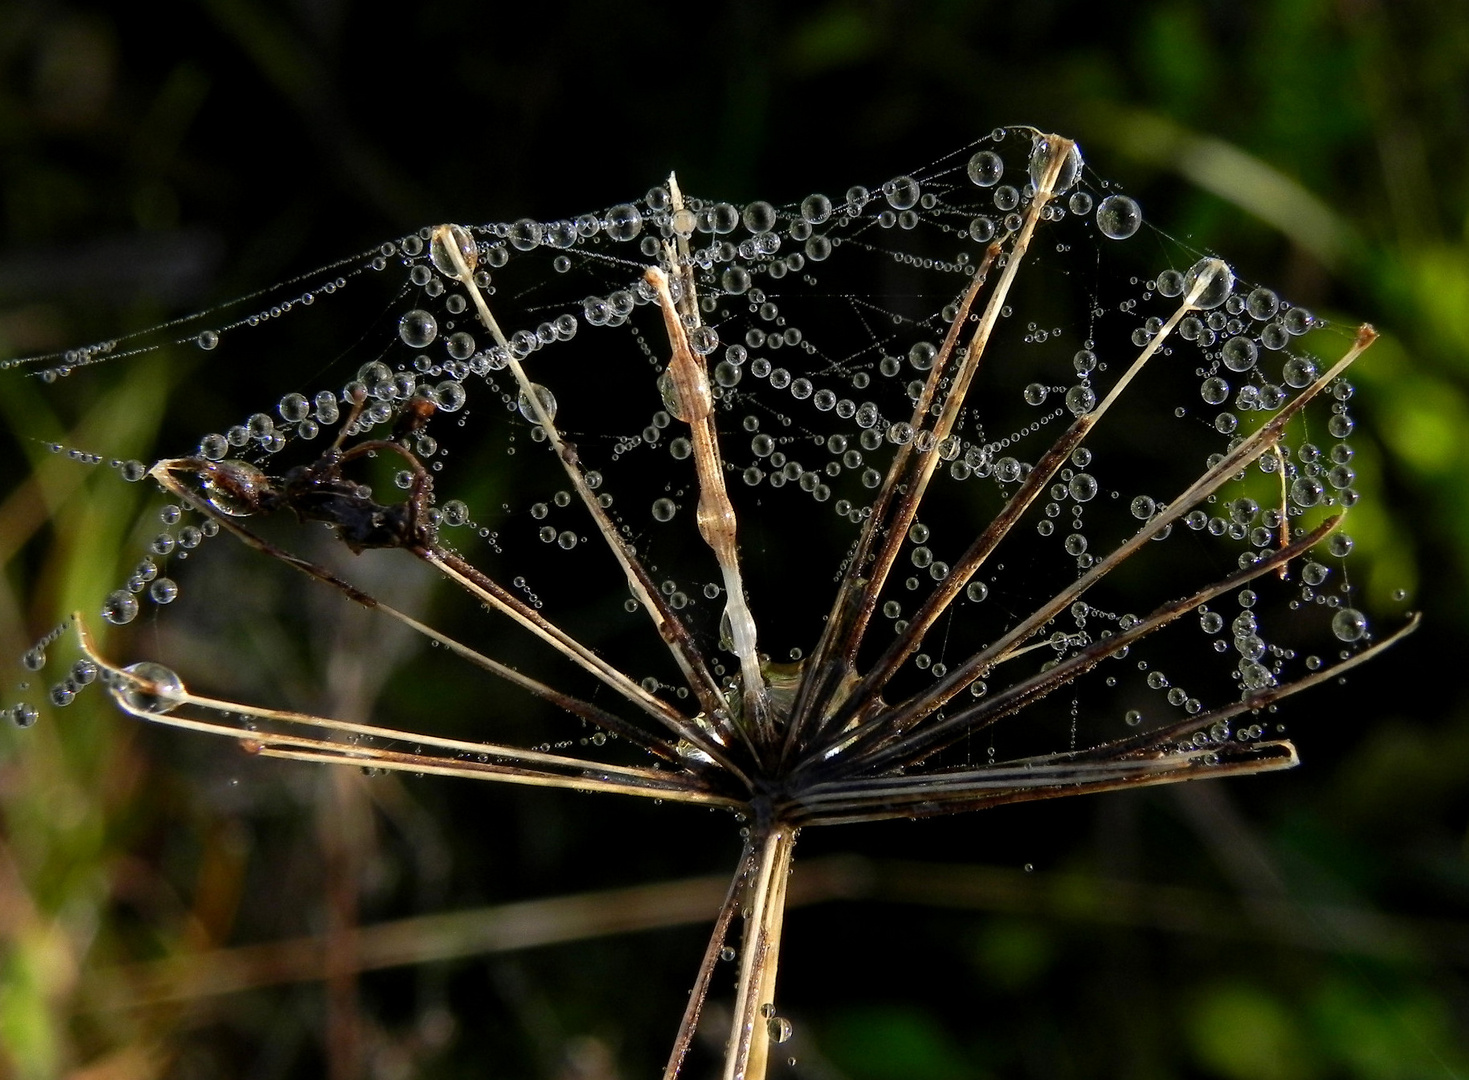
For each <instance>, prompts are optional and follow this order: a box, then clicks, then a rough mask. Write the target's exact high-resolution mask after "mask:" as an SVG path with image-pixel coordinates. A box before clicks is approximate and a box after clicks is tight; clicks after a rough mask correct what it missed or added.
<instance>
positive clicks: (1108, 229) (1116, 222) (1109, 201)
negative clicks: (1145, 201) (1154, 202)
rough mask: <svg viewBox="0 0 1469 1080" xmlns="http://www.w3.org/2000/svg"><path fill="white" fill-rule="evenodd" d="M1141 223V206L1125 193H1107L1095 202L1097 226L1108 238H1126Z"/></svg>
mask: <svg viewBox="0 0 1469 1080" xmlns="http://www.w3.org/2000/svg"><path fill="white" fill-rule="evenodd" d="M1142 223H1143V211H1142V207H1140V206H1138V204H1137V200H1135V199H1131V198H1128V197H1127V196H1126V195H1108V196H1107V197H1106V198H1105V199H1103V200H1102V201H1101V202H1100V203H1098V204H1097V228H1098V229H1100V230H1101V233H1102V235H1103V236H1105V237H1107V238H1108V239H1109V240H1126V239H1127V238H1128V237H1129V236H1131V235H1132V234H1133V233H1135V232H1137V231H1138V229H1139V228H1140V227H1141V226H1142Z"/></svg>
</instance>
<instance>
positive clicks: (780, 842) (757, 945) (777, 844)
mask: <svg viewBox="0 0 1469 1080" xmlns="http://www.w3.org/2000/svg"><path fill="white" fill-rule="evenodd" d="M796 832H797V830H796V829H795V828H793V827H792V826H790V825H788V824H785V823H784V822H773V823H772V824H770V825H769V826H767V827H766V828H765V830H764V832H763V833H760V834H757V835H756V836H754V837H752V838H751V842H750V843H751V848H752V849H753V854H754V864H753V865H752V866H751V868H750V872H749V878H748V892H747V895H748V897H749V902H748V906H747V908H746V912H745V936H744V943H743V946H742V948H741V956H740V981H739V989H738V992H737V994H736V996H735V1007H734V1024H733V1027H732V1028H731V1030H730V1033H729V1045H728V1047H727V1048H726V1051H725V1059H724V1077H723V1080H764V1078H765V1067H766V1064H767V1062H768V1059H769V1044H770V1031H769V1025H768V1024H767V1023H766V1021H767V1020H768V1019H770V1017H768V1016H766V1015H765V1013H767V1012H768V1011H769V1010H767V1009H766V1008H765V1007H766V1006H767V1005H771V1004H773V1002H774V993H775V975H776V968H777V966H778V963H779V959H780V935H781V928H782V926H783V925H784V922H785V896H786V879H787V878H788V877H789V875H790V868H791V856H792V854H793V853H794V851H795V842H796Z"/></svg>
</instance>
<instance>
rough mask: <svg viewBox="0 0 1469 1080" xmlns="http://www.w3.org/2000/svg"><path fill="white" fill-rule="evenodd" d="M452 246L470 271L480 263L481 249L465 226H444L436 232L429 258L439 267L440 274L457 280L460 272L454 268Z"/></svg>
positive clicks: (431, 243) (430, 247)
mask: <svg viewBox="0 0 1469 1080" xmlns="http://www.w3.org/2000/svg"><path fill="white" fill-rule="evenodd" d="M451 244H452V245H453V247H454V248H455V249H457V250H458V252H459V257H460V259H462V260H463V261H464V266H465V268H466V269H468V270H473V269H474V265H475V263H477V262H478V261H479V249H478V248H477V247H476V246H475V243H474V237H473V236H471V235H470V233H469V230H468V229H466V228H465V227H464V226H463V225H443V226H440V227H439V228H437V229H435V230H434V235H433V239H432V240H431V241H430V242H429V248H428V257H429V259H431V260H432V261H433V264H434V266H436V267H438V270H439V273H441V274H443V275H444V276H445V277H448V278H454V279H457V278H458V277H459V271H458V269H457V268H456V267H455V266H454V258H453V255H452V253H451V250H450V246H449V245H451Z"/></svg>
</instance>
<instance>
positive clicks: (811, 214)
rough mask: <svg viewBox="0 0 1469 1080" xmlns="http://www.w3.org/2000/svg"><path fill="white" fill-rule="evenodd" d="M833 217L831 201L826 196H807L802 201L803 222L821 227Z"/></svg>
mask: <svg viewBox="0 0 1469 1080" xmlns="http://www.w3.org/2000/svg"><path fill="white" fill-rule="evenodd" d="M829 217H831V200H830V199H828V198H827V197H826V196H825V195H821V194H816V195H807V196H806V197H805V198H804V199H803V200H801V220H803V221H806V222H809V223H810V224H812V225H820V224H821V223H822V222H823V221H825V220H826V219H827V218H829Z"/></svg>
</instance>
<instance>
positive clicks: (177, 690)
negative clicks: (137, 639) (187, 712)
mask: <svg viewBox="0 0 1469 1080" xmlns="http://www.w3.org/2000/svg"><path fill="white" fill-rule="evenodd" d="M123 674H124V675H131V676H132V678H131V679H125V680H122V681H121V682H119V683H118V684H117V685H116V686H114V687H113V688H112V693H113V696H114V697H116V698H117V699H118V700H119V701H121V702H122V703H123V704H124V705H125V706H126V707H128V708H130V709H136V710H138V711H139V712H148V713H166V712H171V711H173V710H174V709H175V708H177V707H178V704H179V700H178V699H179V698H180V697H182V696H183V694H184V683H183V680H182V679H180V678H179V677H178V676H177V675H175V674H174V673H173V670H172V669H170V668H166V667H164V666H163V665H162V664H156V663H154V662H153V661H151V660H144V661H143V662H142V663H139V664H132V665H130V666H128V667H126V668H124V669H123ZM145 682H146V683H151V684H152V685H151V686H144V685H142V684H143V683H145Z"/></svg>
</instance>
